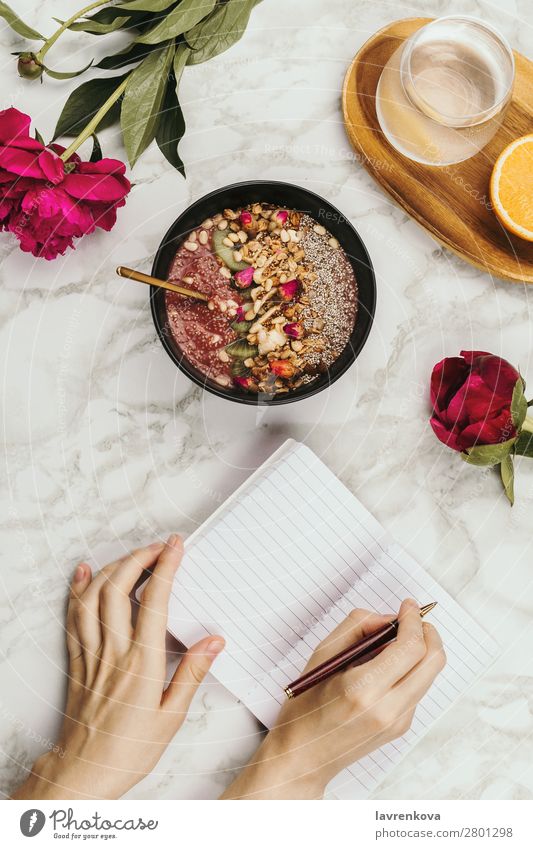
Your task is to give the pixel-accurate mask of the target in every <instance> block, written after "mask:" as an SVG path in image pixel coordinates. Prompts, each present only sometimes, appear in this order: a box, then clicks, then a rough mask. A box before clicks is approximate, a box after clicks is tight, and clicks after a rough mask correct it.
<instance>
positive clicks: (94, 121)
mask: <svg viewBox="0 0 533 849" xmlns="http://www.w3.org/2000/svg"><path fill="white" fill-rule="evenodd" d="M129 78H130V77H129V74H128V76H127V77H125V78H124V79H123V80H122V82H121V83H120V85H119V86H117V87H116V89H115V91H114V92H113V94H111V95H110V96H109V97H108V98H107V100H106V102H105V103H103V104H102V106H100V109H99V110H98V112H97V113H96V114H95V115H94V117H93V118H91V120H90V121H89V123H88V124H87V126H86V127H85V129H83V130H82V131H81V133H80V134H79V136H78V137H77V138H75V139H74V141H73V142H72V144H71V145H69V147H67V149H66V150H65V151H64V153H62V154H61V159H62V160H63V162H66V161H67V160H68V159H69V158H70V157H71V156H72V154H73V153H74V152H75V151H76V150H77V149H78V148H79V146H80V145H81V144H83V142H84V141H86V139H88V138H89V137H90V136H92V134H93V133H94V131H95V130H96V128H97V126H98V124H99V123H100V121H101V120H102V118H103V117H104V115H106V114H107V113H108V112H109V110H110V109H111V107H112V106H113V104H114V103H116V102H117V100H118V99H119V97H120V96H121V94H122V93H123V92H124V91H125V89H126V86H127V84H128V80H129Z"/></svg>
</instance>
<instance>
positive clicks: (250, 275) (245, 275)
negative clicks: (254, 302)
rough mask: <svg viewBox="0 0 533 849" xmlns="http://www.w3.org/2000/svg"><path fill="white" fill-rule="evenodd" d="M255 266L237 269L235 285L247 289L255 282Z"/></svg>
mask: <svg viewBox="0 0 533 849" xmlns="http://www.w3.org/2000/svg"><path fill="white" fill-rule="evenodd" d="M254 271H255V269H254V267H253V266H252V265H250V266H249V267H248V268H244V269H243V270H242V271H237V272H236V273H235V274H234V276H233V279H234V280H235V285H236V286H237V287H238V288H239V289H247V288H248V286H251V285H252V283H253V282H254Z"/></svg>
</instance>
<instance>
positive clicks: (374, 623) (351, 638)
mask: <svg viewBox="0 0 533 849" xmlns="http://www.w3.org/2000/svg"><path fill="white" fill-rule="evenodd" d="M392 618H393V616H392V615H391V614H385V615H381V614H379V613H372V611H370V610H364V609H363V608H360V607H358V608H356V609H355V610H352V611H351V613H349V615H348V616H347V617H346V619H344V620H343V621H342V622H341V623H340V625H337V627H336V628H335V630H334V631H332V632H331V634H329V635H328V636H327V637H326V639H325V640H322V642H321V643H320V645H319V646H317V648H316V649H315V651H314V652H313V654H312V655H311V657H310V659H309V661H308V663H307V666H306V667H305V672H307V671H309V670H310V669H314V668H315V666H318V665H319V664H320V663H323V661H325V660H328V659H329V658H331V657H334V656H335V655H336V654H338V652H340V651H343V649H345V648H348V646H349V645H351V644H352V643H356V642H358V640H362V639H363V638H364V637H368V636H369V635H370V634H373V633H374V631H377V630H378V628H382V627H383V625H386V624H387V622H390V621H391V619H392Z"/></svg>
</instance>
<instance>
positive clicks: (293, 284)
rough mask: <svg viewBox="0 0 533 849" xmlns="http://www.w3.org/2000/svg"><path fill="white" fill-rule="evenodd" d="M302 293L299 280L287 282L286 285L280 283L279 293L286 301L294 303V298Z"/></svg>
mask: <svg viewBox="0 0 533 849" xmlns="http://www.w3.org/2000/svg"><path fill="white" fill-rule="evenodd" d="M299 291H300V281H299V280H296V279H294V280H287V282H286V283H280V285H279V286H278V292H279V293H280V295H281V297H282V298H283V300H284V301H292V299H293V298H295V297H296V295H297V294H298V293H299Z"/></svg>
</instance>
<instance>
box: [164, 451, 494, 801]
mask: <svg viewBox="0 0 533 849" xmlns="http://www.w3.org/2000/svg"><path fill="white" fill-rule="evenodd" d="M406 596H413V597H414V598H416V599H417V601H419V602H420V603H421V604H424V603H426V602H429V601H437V602H438V607H437V608H435V610H434V611H432V613H431V620H432V621H433V622H435V624H436V625H437V627H438V628H439V630H440V633H441V635H442V637H443V640H444V643H445V647H446V653H447V656H448V663H447V666H446V668H445V670H444V672H442V673H441V675H440V676H439V677H438V679H437V680H436V682H435V683H434V685H433V687H432V688H431V690H430V691H429V692H428V694H427V695H426V696H425V698H424V699H423V700H422V702H421V703H420V705H419V707H418V709H417V711H416V716H415V719H414V722H413V725H412V728H411V730H410V731H409V732H408V733H407V734H406V735H405V737H403V738H401V739H399V740H396V741H395V742H393V743H390V744H388V745H386V746H383V748H381V749H380V750H378V751H376V752H374V753H372V754H371V755H369V756H367V757H365V758H364V759H362V760H361V761H359V762H358V763H356V764H354V765H353V766H352V767H350V768H349V769H348V770H345V771H344V772H343V773H341V774H340V775H339V776H337V778H336V779H335V780H334V782H332V783H331V785H330V786H329V788H328V791H330V792H331V795H334V796H337V797H340V798H352V799H354V798H364V797H366V796H368V794H369V793H370V792H371V791H372V790H373V789H374V788H375V787H376V785H377V784H378V783H379V782H380V781H381V780H382V779H383V778H384V777H385V775H386V774H387V772H388V771H389V770H390V769H391V768H392V767H393V766H394V765H395V764H396V763H397V762H398V761H399V760H400V758H401V757H402V755H403V753H404V752H405V751H406V750H407V749H408V748H409V747H410V746H411V745H412V744H413V743H414V742H415V741H416V740H417V739H419V738H420V737H421V735H422V734H424V732H425V731H426V730H427V729H428V728H429V726H430V725H431V723H432V722H433V721H434V720H435V719H437V718H438V717H439V716H440V715H441V714H442V712H443V711H444V710H446V708H448V707H449V706H450V704H451V703H452V702H453V701H454V700H455V699H456V698H457V697H458V696H459V695H461V693H463V692H464V691H465V690H466V689H467V688H468V687H469V686H470V685H471V684H472V682H473V681H474V680H475V679H476V677H477V676H478V675H479V674H480V673H481V672H482V671H484V669H485V668H486V667H487V665H488V663H489V662H490V660H491V659H492V657H493V656H494V654H495V653H496V646H495V644H494V642H493V641H492V640H491V639H490V638H489V637H488V636H487V634H486V633H485V632H484V631H483V630H482V629H481V628H480V627H479V626H478V625H477V624H476V623H475V622H474V621H473V620H472V619H471V617H470V616H469V615H468V614H467V613H465V611H464V610H463V609H462V608H461V607H459V605H458V604H457V603H456V602H455V601H453V599H452V598H451V597H450V596H449V595H448V594H447V593H446V592H445V591H444V590H443V589H442V588H441V587H440V586H439V585H438V584H437V583H436V582H435V581H434V580H433V579H432V578H431V577H430V576H429V575H428V574H427V573H426V572H425V571H424V570H423V569H422V568H421V567H420V566H419V565H418V564H417V563H416V562H415V561H414V560H412V558H411V557H409V556H408V555H407V554H406V553H405V552H404V551H402V549H401V548H400V546H399V545H397V544H396V543H395V542H394V541H393V540H392V539H391V538H390V536H389V535H388V534H387V533H386V532H385V531H384V529H383V528H382V527H381V526H380V524H379V523H378V522H377V521H376V519H374V518H373V516H371V515H370V513H368V511H367V510H366V509H365V508H364V507H363V506H362V504H360V503H359V501H358V500H357V499H356V498H355V497H354V496H353V495H352V494H351V493H350V492H349V491H348V489H346V487H345V486H344V485H343V484H342V483H341V482H340V481H339V480H338V479H337V478H336V477H335V475H334V474H333V473H332V472H331V471H330V470H329V469H328V468H327V467H326V466H325V465H324V464H323V463H322V462H321V460H319V459H318V457H317V456H316V455H315V454H314V453H313V452H312V451H311V450H310V449H309V448H307V447H306V446H305V445H302V444H300V443H297V442H294V441H293V440H288V441H287V442H286V443H285V444H284V445H282V446H281V448H279V449H278V451H276V452H275V454H274V455H273V456H272V457H271V458H270V459H269V460H268V461H267V462H266V463H265V464H264V465H263V466H261V468H260V469H258V471H257V472H255V473H254V474H252V476H251V477H250V478H249V479H248V480H247V481H246V482H245V483H244V484H243V485H242V486H241V487H240V488H239V489H238V490H237V491H236V492H235V493H234V495H233V496H231V497H230V498H229V499H228V501H226V502H225V504H223V505H222V506H221V507H220V508H219V509H218V510H217V511H216V512H215V513H214V514H213V515H212V516H211V517H210V518H209V519H208V520H207V521H206V522H205V523H204V524H203V525H202V526H201V527H200V528H199V529H198V530H197V531H196V532H195V533H194V534H192V536H191V537H189V539H188V540H187V542H186V545H185V556H184V560H183V564H182V566H181V568H180V570H179V572H178V573H177V576H176V579H175V583H174V587H173V592H172V596H171V601H170V606H169V630H170V631H171V632H172V633H173V634H174V635H175V636H176V637H177V638H178V639H179V640H180V641H181V642H183V643H185V645H191V644H192V643H194V642H196V641H197V640H199V639H201V638H202V637H204V636H206V634H208V633H220V634H223V635H224V637H225V638H226V642H227V645H226V650H225V651H224V652H223V654H222V655H221V656H220V657H219V658H218V659H217V660H216V662H215V665H214V668H213V674H214V675H215V677H216V678H217V679H218V680H219V681H220V682H221V683H222V684H223V685H224V686H225V687H227V689H228V690H230V691H231V692H232V693H234V694H235V695H236V696H237V697H238V698H239V699H240V700H241V701H242V702H244V704H245V705H246V706H247V707H248V708H249V709H250V710H251V711H252V712H253V713H254V714H255V715H256V716H257V717H258V718H259V719H260V720H261V721H262V722H263V723H264V724H265V725H267V726H270V725H271V724H272V723H273V722H274V720H275V718H276V715H277V713H278V711H279V706H280V705H281V704H282V702H283V701H284V699H285V698H286V696H285V694H284V692H283V687H284V686H286V685H287V684H288V683H289V682H290V681H292V680H294V679H295V678H297V677H298V675H299V674H300V673H301V671H302V669H303V667H304V665H305V663H306V661H307V660H308V658H309V656H310V655H311V653H312V651H313V649H314V648H315V647H316V645H317V644H318V643H319V642H320V641H321V640H322V639H323V638H324V637H325V636H326V635H327V634H328V633H329V632H330V631H332V630H333V628H335V626H336V625H337V624H338V623H339V622H341V621H342V620H343V619H344V617H345V616H346V615H347V614H348V613H349V611H350V610H351V609H353V608H354V607H365V608H369V609H372V610H377V611H379V612H382V613H385V612H389V611H397V609H398V605H399V603H400V601H401V599H402V598H405V597H406Z"/></svg>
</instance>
